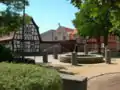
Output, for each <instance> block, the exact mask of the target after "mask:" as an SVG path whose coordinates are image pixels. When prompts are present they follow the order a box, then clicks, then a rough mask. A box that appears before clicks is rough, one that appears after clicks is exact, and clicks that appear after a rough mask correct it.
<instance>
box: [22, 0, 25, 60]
mask: <svg viewBox="0 0 120 90" xmlns="http://www.w3.org/2000/svg"><path fill="white" fill-rule="evenodd" d="M23 4H24V5H23V23H22V24H23V25H22V26H23V27H22V60H24V29H25V0H24V3H23Z"/></svg>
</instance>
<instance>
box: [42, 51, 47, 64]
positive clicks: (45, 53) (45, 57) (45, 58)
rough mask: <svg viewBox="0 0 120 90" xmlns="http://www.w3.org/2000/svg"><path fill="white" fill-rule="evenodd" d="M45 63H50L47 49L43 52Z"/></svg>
mask: <svg viewBox="0 0 120 90" xmlns="http://www.w3.org/2000/svg"><path fill="white" fill-rule="evenodd" d="M43 63H48V53H47V52H46V51H44V52H43Z"/></svg>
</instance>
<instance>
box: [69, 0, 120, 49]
mask: <svg viewBox="0 0 120 90" xmlns="http://www.w3.org/2000/svg"><path fill="white" fill-rule="evenodd" d="M71 3H72V4H73V5H74V6H75V7H77V8H78V9H80V11H79V12H80V13H81V10H82V9H83V8H86V10H85V12H84V13H86V12H87V10H89V17H90V18H93V19H94V21H95V22H97V23H98V24H100V25H101V26H102V30H100V32H101V31H102V32H104V34H103V36H104V45H105V47H107V45H108V35H109V33H111V32H113V33H115V32H116V34H118V32H119V31H118V30H119V26H120V20H119V19H118V18H120V16H119V14H120V13H119V12H120V1H119V0H71ZM116 13H117V14H116ZM116 22H117V26H116ZM77 25H79V24H77ZM87 26H88V25H87ZM115 28H116V29H115ZM97 31H99V30H97Z"/></svg>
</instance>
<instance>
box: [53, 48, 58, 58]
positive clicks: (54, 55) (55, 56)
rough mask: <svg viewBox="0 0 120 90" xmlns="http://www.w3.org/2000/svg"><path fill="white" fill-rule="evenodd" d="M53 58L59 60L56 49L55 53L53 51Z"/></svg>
mask: <svg viewBox="0 0 120 90" xmlns="http://www.w3.org/2000/svg"><path fill="white" fill-rule="evenodd" d="M53 58H54V59H58V53H57V49H56V48H54V51H53Z"/></svg>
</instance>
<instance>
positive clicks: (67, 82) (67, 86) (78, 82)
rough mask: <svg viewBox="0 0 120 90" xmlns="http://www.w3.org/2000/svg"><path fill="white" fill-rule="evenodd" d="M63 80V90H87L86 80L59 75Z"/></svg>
mask: <svg viewBox="0 0 120 90" xmlns="http://www.w3.org/2000/svg"><path fill="white" fill-rule="evenodd" d="M60 76H61V78H62V80H63V90H87V78H86V77H82V76H77V75H68V74H61V75H60Z"/></svg>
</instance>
